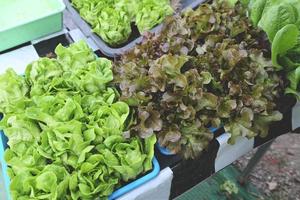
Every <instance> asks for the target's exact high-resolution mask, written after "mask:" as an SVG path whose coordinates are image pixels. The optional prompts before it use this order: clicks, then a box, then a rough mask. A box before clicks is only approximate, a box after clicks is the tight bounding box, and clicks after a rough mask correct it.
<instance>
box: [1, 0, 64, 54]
mask: <svg viewBox="0 0 300 200" xmlns="http://www.w3.org/2000/svg"><path fill="white" fill-rule="evenodd" d="M64 9H65V4H64V3H63V1H62V0H0V52H1V51H4V50H6V49H9V48H12V47H14V46H17V45H19V44H22V43H25V42H28V41H31V40H34V39H37V38H39V37H42V36H45V35H48V34H51V33H54V32H57V31H60V30H61V29H62V27H63V10H64Z"/></svg>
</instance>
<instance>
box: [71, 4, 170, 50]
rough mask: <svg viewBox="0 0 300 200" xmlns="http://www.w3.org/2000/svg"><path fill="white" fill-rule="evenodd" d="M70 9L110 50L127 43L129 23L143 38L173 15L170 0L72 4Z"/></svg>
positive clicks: (129, 30)
mask: <svg viewBox="0 0 300 200" xmlns="http://www.w3.org/2000/svg"><path fill="white" fill-rule="evenodd" d="M72 5H73V6H74V7H75V8H76V9H77V10H78V11H79V13H80V15H81V17H82V18H83V19H84V20H86V21H87V22H88V23H90V24H91V27H92V30H93V32H95V33H96V34H98V35H99V36H100V37H101V38H102V39H103V40H104V41H105V42H106V43H108V44H109V45H111V46H116V45H120V44H122V43H124V42H126V41H127V40H128V39H129V37H130V35H131V32H132V29H131V25H132V23H135V25H136V26H137V28H138V30H139V32H140V33H141V34H143V33H144V32H145V31H149V30H151V29H152V28H153V27H155V26H156V25H158V24H160V23H161V22H162V21H163V20H164V19H165V18H166V16H168V15H171V14H172V13H173V12H174V10H173V8H172V7H171V5H170V0H101V1H98V0H72Z"/></svg>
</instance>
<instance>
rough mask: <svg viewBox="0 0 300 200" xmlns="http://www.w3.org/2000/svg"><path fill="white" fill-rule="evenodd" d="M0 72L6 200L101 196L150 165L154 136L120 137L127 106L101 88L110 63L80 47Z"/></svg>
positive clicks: (105, 85) (113, 91) (111, 91)
mask: <svg viewBox="0 0 300 200" xmlns="http://www.w3.org/2000/svg"><path fill="white" fill-rule="evenodd" d="M55 52H56V54H57V58H56V59H49V58H41V59H39V60H37V61H35V62H33V63H31V64H30V65H28V67H27V68H26V71H25V77H23V76H18V75H17V74H16V73H15V72H14V71H13V70H8V71H7V72H6V73H5V74H3V75H0V91H1V92H2V93H3V94H4V95H3V96H2V99H0V101H1V112H2V113H3V115H4V117H3V119H2V120H1V122H0V128H1V129H2V130H3V131H4V134H5V135H6V136H7V137H8V146H9V148H8V149H7V150H6V151H5V160H6V162H7V164H8V166H9V176H10V178H11V185H10V190H11V195H12V198H13V199H49V200H65V199H68V200H69V199H73V200H79V199H96V198H100V199H107V197H108V196H109V195H110V194H111V193H112V192H113V191H114V190H115V189H116V188H117V187H120V186H121V182H122V181H123V182H124V181H129V180H132V179H135V178H136V177H137V176H138V175H139V174H141V173H144V172H146V171H148V170H150V169H151V168H152V159H153V156H154V144H155V142H156V137H155V136H152V137H149V138H146V139H140V138H138V137H131V138H124V137H123V131H124V130H125V127H126V121H127V118H128V116H129V112H130V110H129V106H128V105H127V104H126V103H124V102H122V101H118V97H119V94H118V93H117V91H116V89H114V88H112V87H109V86H108V84H109V83H110V82H111V81H112V80H113V74H112V64H111V61H109V60H107V59H104V58H97V57H96V56H95V55H94V53H93V52H92V50H91V49H90V48H89V47H88V46H87V44H86V43H84V42H82V41H81V42H78V43H74V44H72V45H70V47H63V46H62V45H59V46H58V47H57V48H56V50H55Z"/></svg>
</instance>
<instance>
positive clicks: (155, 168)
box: [0, 131, 160, 200]
mask: <svg viewBox="0 0 300 200" xmlns="http://www.w3.org/2000/svg"><path fill="white" fill-rule="evenodd" d="M7 141H8V140H7V137H6V136H5V135H4V133H3V131H0V162H1V167H2V172H1V173H2V175H3V179H4V186H5V187H4V189H5V196H6V199H7V200H11V198H10V193H9V191H10V190H9V185H10V179H9V176H8V174H7V164H6V162H5V160H4V151H5V149H6V148H7V147H8V146H7ZM159 172H160V166H159V163H158V161H157V159H156V158H155V157H153V160H152V171H150V172H148V173H147V174H145V175H144V176H142V177H140V178H138V179H136V180H134V181H132V182H130V183H128V184H125V185H124V186H122V187H121V188H119V189H117V190H116V191H114V192H113V193H112V194H111V195H110V196H109V197H108V199H109V200H114V199H117V198H118V197H120V196H122V195H124V194H126V193H127V192H130V191H132V190H134V189H136V188H138V187H139V186H141V185H143V184H145V183H146V182H148V181H150V180H152V179H153V178H155V177H156V176H157V175H158V174H159Z"/></svg>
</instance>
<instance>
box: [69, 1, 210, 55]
mask: <svg viewBox="0 0 300 200" xmlns="http://www.w3.org/2000/svg"><path fill="white" fill-rule="evenodd" d="M205 1H206V0H180V2H181V5H182V8H183V10H185V9H186V8H188V7H190V8H193V9H194V8H196V7H197V6H198V5H200V4H201V3H203V2H205ZM64 2H65V4H66V6H67V10H68V11H69V12H70V14H71V15H72V19H73V20H74V22H75V23H76V24H77V26H78V27H79V28H80V29H81V31H82V32H83V33H84V35H85V36H86V37H90V38H92V39H93V40H94V42H95V43H96V45H97V46H98V48H99V49H100V51H101V52H102V53H103V54H104V55H106V56H108V57H116V56H118V55H122V54H123V53H125V52H126V51H128V50H129V49H132V48H133V47H134V46H135V45H136V44H138V43H140V42H141V41H142V39H143V37H142V36H140V34H139V33H138V31H137V30H132V35H134V36H132V37H133V39H132V40H130V41H128V42H127V43H124V44H122V45H119V46H118V47H111V46H109V45H108V44H107V43H106V42H104V41H103V40H102V39H101V37H100V36H98V35H97V34H95V33H93V32H92V27H91V26H90V24H88V22H86V21H85V20H84V19H82V18H81V17H80V14H79V13H78V11H77V10H76V9H75V8H74V7H73V6H72V5H71V0H64ZM161 28H162V24H160V25H158V26H156V27H155V28H153V29H152V30H151V31H150V32H152V33H157V32H159V31H160V30H161Z"/></svg>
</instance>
